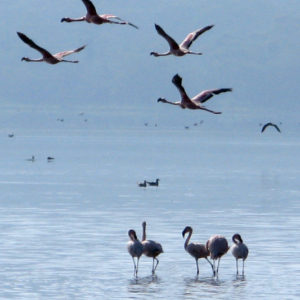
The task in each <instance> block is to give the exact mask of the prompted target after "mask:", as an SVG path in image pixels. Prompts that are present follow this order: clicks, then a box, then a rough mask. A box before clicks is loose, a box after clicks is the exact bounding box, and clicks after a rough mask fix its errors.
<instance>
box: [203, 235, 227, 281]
mask: <svg viewBox="0 0 300 300" xmlns="http://www.w3.org/2000/svg"><path fill="white" fill-rule="evenodd" d="M206 249H207V250H208V251H209V253H210V258H211V259H212V260H213V273H214V276H218V272H219V265H220V260H221V257H222V256H223V255H224V254H226V253H227V251H228V249H229V247H228V242H227V240H226V238H225V237H224V236H222V235H213V236H212V237H211V238H210V239H209V240H208V241H207V242H206ZM216 260H218V266H217V270H216V268H215V261H216Z"/></svg>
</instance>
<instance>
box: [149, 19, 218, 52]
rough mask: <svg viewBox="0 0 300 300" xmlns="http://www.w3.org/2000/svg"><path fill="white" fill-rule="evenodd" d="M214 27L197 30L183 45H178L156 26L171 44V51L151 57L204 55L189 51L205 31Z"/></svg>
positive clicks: (189, 35) (158, 31)
mask: <svg viewBox="0 0 300 300" xmlns="http://www.w3.org/2000/svg"><path fill="white" fill-rule="evenodd" d="M213 26H214V25H209V26H206V27H203V28H201V29H197V30H195V31H194V32H191V33H189V34H188V35H187V36H186V38H185V39H184V40H183V42H182V43H181V44H179V45H178V44H177V42H176V41H175V40H174V39H173V38H171V37H170V36H169V35H168V34H167V33H166V32H165V31H164V30H163V29H162V28H161V27H160V26H159V25H157V24H155V29H156V31H157V33H158V34H159V35H161V36H162V37H163V38H164V39H166V41H167V42H168V43H169V46H170V50H169V51H167V52H165V53H157V52H151V53H150V55H153V56H156V57H157V56H167V55H171V54H173V55H175V56H183V55H186V54H196V55H202V53H200V52H192V51H190V50H189V48H190V46H191V45H192V43H193V42H194V41H195V40H196V39H197V38H198V36H199V35H201V34H202V33H204V32H205V31H207V30H209V29H211V28H212V27H213Z"/></svg>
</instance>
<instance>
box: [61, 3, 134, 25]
mask: <svg viewBox="0 0 300 300" xmlns="http://www.w3.org/2000/svg"><path fill="white" fill-rule="evenodd" d="M82 2H83V4H84V5H85V7H86V10H87V14H86V15H85V16H83V17H81V18H77V19H72V18H62V19H61V22H68V23H70V22H81V21H86V22H88V23H93V24H97V25H101V24H104V23H110V24H120V25H130V26H132V27H134V28H136V29H138V27H137V26H136V25H134V24H132V23H130V22H127V21H125V20H123V19H121V18H119V17H117V16H115V15H111V14H105V15H98V13H97V11H96V8H95V6H94V4H93V3H92V1H90V0H82ZM111 19H116V20H118V21H113V20H111Z"/></svg>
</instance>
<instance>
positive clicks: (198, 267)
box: [196, 259, 199, 276]
mask: <svg viewBox="0 0 300 300" xmlns="http://www.w3.org/2000/svg"><path fill="white" fill-rule="evenodd" d="M196 266H197V276H198V275H199V266H198V259H196Z"/></svg>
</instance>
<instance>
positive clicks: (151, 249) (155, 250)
mask: <svg viewBox="0 0 300 300" xmlns="http://www.w3.org/2000/svg"><path fill="white" fill-rule="evenodd" d="M142 226H143V237H142V244H143V248H144V249H143V254H145V255H146V256H148V257H152V258H153V263H152V274H153V275H154V274H155V270H156V268H157V266H158V264H159V260H158V259H157V256H158V255H159V254H161V253H163V252H164V251H163V248H162V246H161V244H160V243H157V242H155V241H152V240H147V239H146V222H145V221H144V222H143V223H142ZM154 261H156V264H155V266H154Z"/></svg>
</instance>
